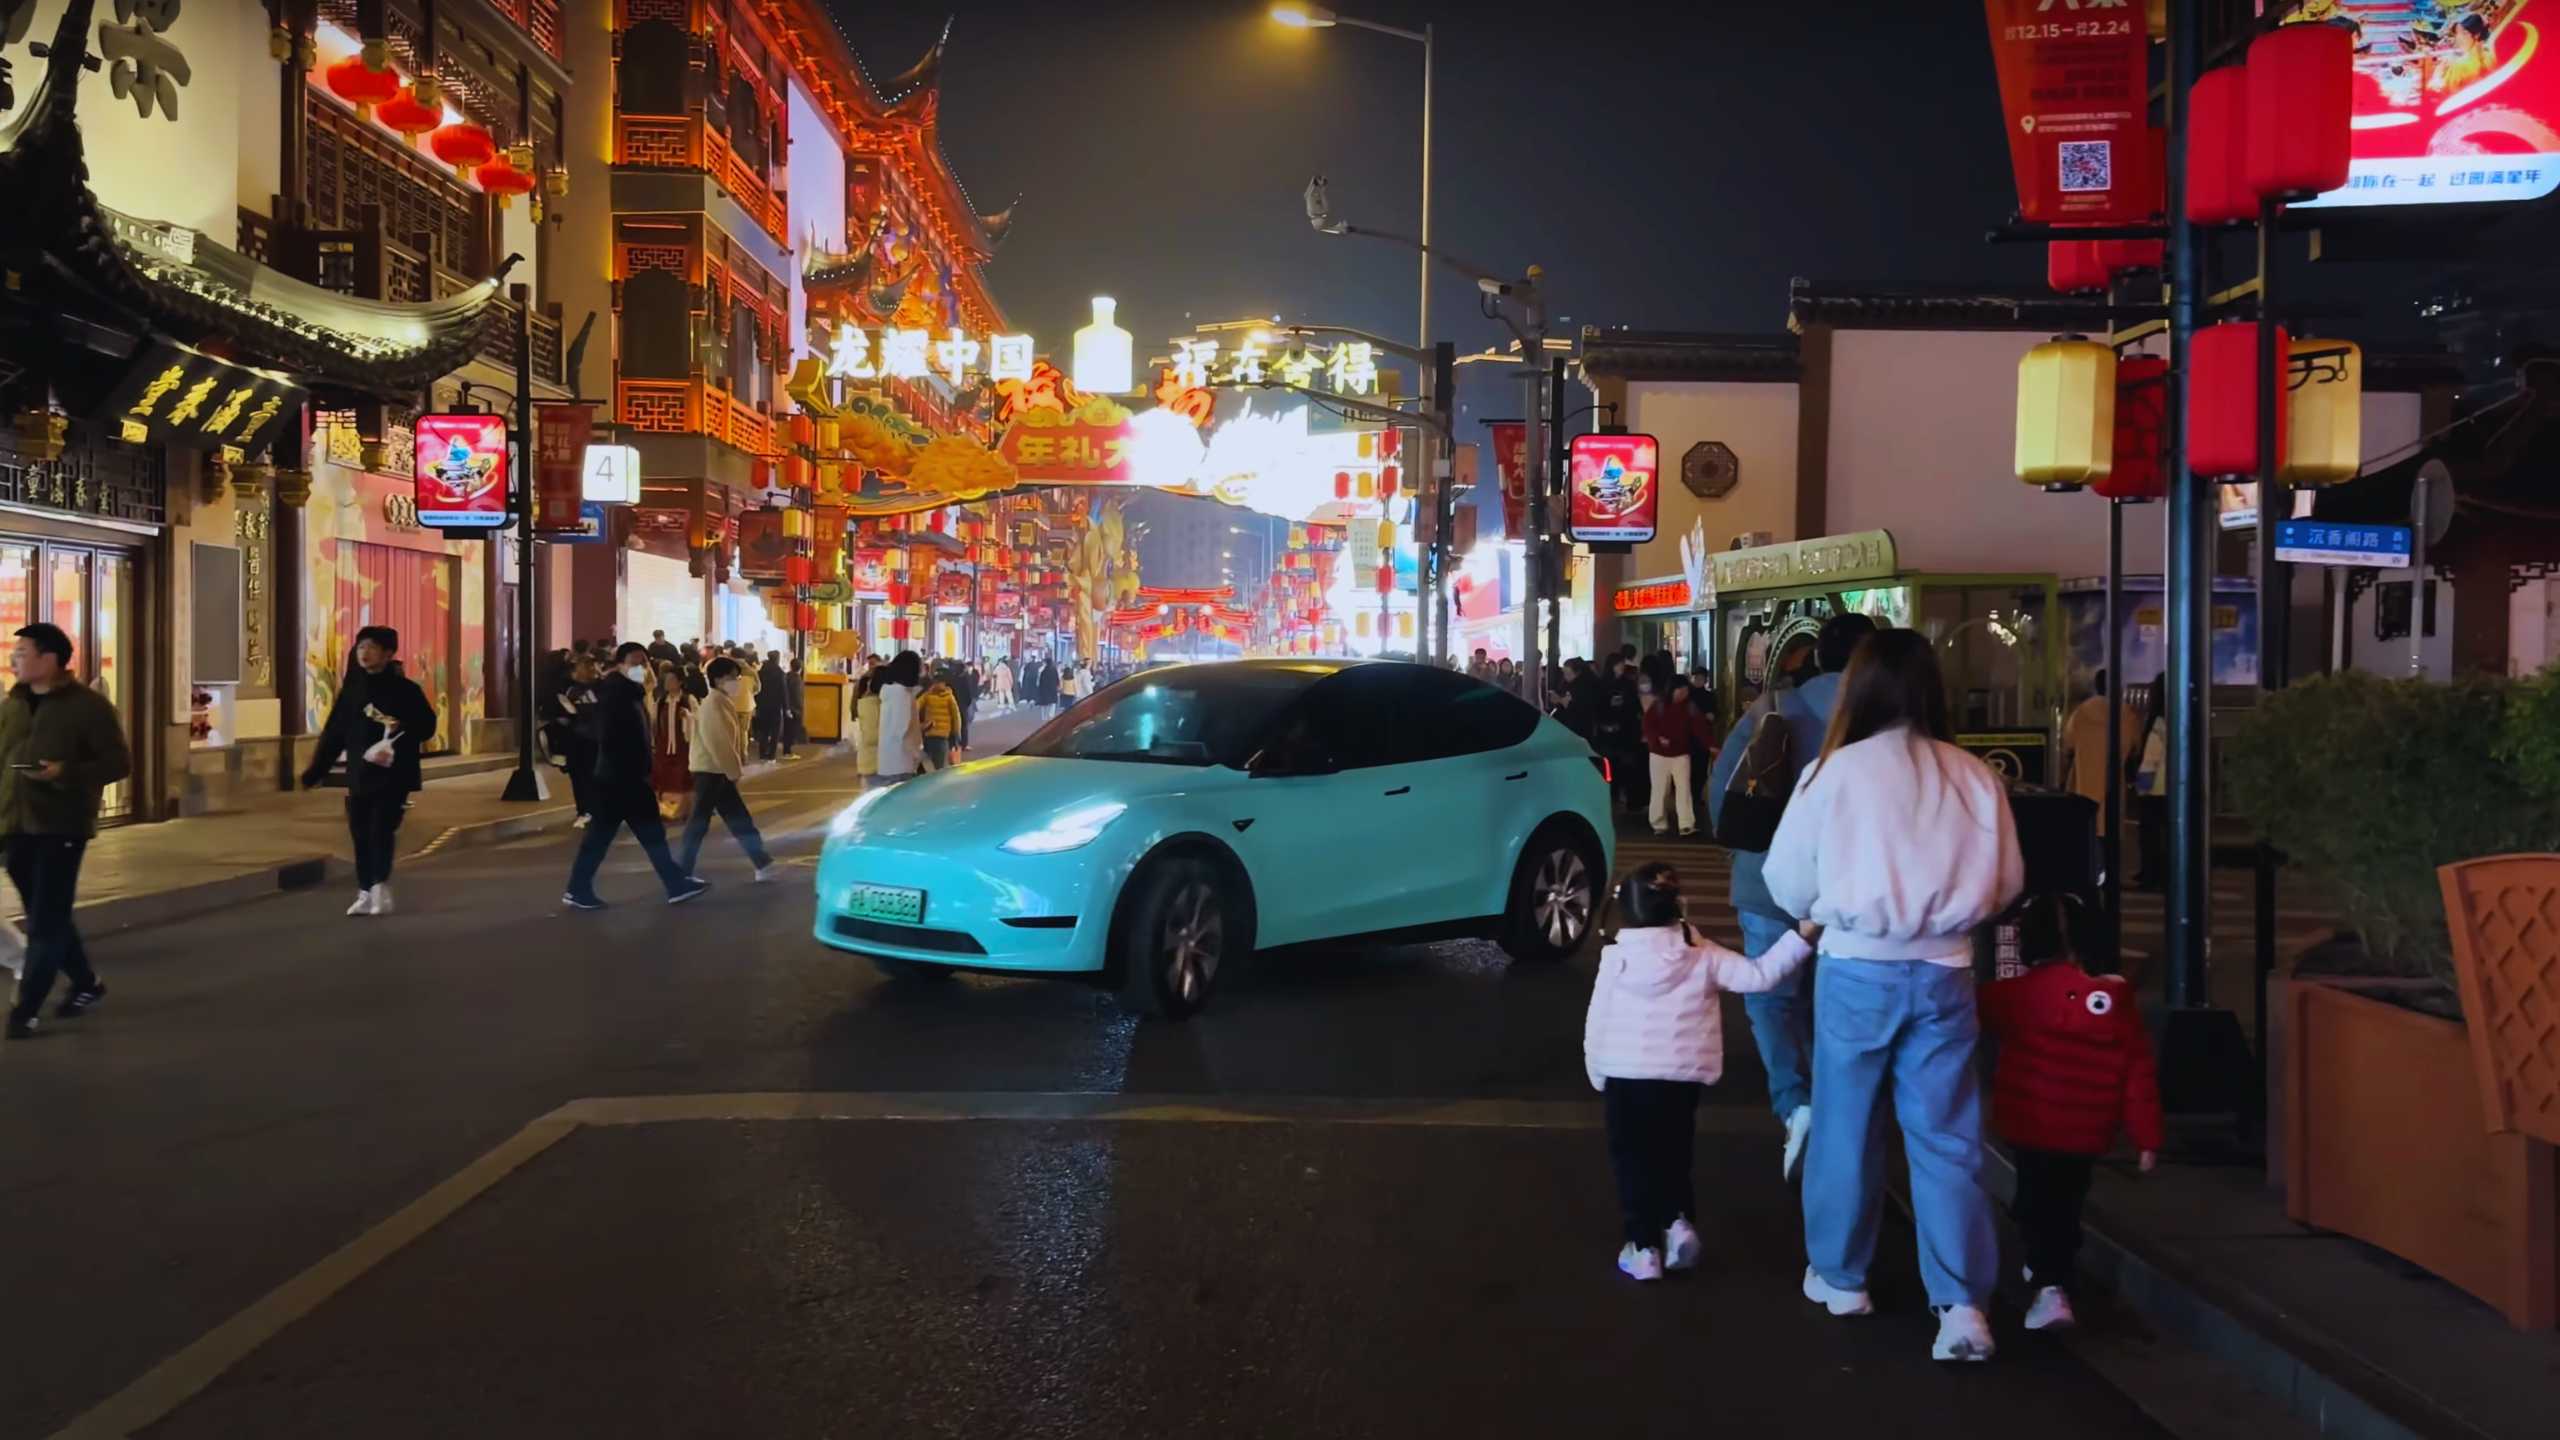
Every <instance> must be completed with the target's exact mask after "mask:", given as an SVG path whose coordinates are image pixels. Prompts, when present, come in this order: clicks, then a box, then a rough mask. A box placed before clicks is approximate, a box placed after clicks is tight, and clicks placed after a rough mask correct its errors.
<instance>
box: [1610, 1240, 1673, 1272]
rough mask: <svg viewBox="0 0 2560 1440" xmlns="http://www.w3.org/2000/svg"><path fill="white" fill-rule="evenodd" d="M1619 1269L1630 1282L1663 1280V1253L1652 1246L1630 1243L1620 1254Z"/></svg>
mask: <svg viewBox="0 0 2560 1440" xmlns="http://www.w3.org/2000/svg"><path fill="white" fill-rule="evenodd" d="M1618 1269H1619V1271H1620V1273H1622V1274H1624V1275H1625V1276H1626V1277H1627V1278H1628V1279H1630V1280H1659V1279H1661V1278H1662V1252H1661V1251H1659V1250H1656V1249H1654V1248H1652V1247H1651V1246H1638V1245H1635V1244H1633V1243H1629V1244H1628V1246H1627V1247H1626V1248H1625V1249H1623V1250H1620V1251H1619V1252H1618Z"/></svg>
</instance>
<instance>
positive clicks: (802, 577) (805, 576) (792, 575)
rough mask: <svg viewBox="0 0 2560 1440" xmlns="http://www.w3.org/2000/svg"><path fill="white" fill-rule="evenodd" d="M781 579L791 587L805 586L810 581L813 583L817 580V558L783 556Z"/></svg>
mask: <svg viewBox="0 0 2560 1440" xmlns="http://www.w3.org/2000/svg"><path fill="white" fill-rule="evenodd" d="M782 578H783V580H784V582H785V583H787V584H792V585H806V584H809V583H810V582H812V581H814V580H816V579H817V578H818V562H817V558H816V557H815V556H810V555H785V556H783V557H782Z"/></svg>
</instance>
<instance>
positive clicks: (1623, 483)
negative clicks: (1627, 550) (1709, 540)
mask: <svg viewBox="0 0 2560 1440" xmlns="http://www.w3.org/2000/svg"><path fill="white" fill-rule="evenodd" d="M1661 455H1662V447H1661V446H1659V445H1656V444H1655V443H1654V439H1653V437H1652V436H1650V435H1576V436H1575V437H1573V452H1572V458H1571V460H1570V461H1569V462H1568V464H1567V468H1566V473H1567V475H1569V476H1570V477H1571V483H1572V486H1573V512H1572V515H1571V517H1570V519H1569V521H1568V529H1569V530H1570V531H1571V533H1572V536H1573V539H1574V543H1576V544H1580V545H1594V544H1598V545H1628V544H1640V543H1642V542H1644V541H1647V540H1650V539H1652V538H1653V529H1654V518H1655V511H1656V509H1657V508H1658V507H1659V505H1660V502H1661V499H1662V487H1661V485H1660V483H1659V481H1660V479H1661V463H1660V461H1661Z"/></svg>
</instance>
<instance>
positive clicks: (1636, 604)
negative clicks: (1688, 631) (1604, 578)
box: [1610, 580, 1689, 615]
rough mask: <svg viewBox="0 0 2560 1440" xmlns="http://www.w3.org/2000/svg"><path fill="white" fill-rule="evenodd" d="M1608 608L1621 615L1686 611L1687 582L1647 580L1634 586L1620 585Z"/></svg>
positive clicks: (1687, 601)
mask: <svg viewBox="0 0 2560 1440" xmlns="http://www.w3.org/2000/svg"><path fill="white" fill-rule="evenodd" d="M1610 607H1611V608H1612V609H1615V610H1616V611H1617V612H1618V613H1619V614H1621V615H1626V614H1634V613H1637V612H1639V611H1649V610H1686V609H1688V608H1689V582H1688V581H1686V580H1647V581H1644V582H1642V583H1640V584H1635V585H1621V586H1619V587H1618V588H1617V590H1616V592H1615V593H1614V595H1613V596H1612V597H1611V599H1610Z"/></svg>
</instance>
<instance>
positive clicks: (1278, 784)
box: [816, 660, 1614, 1018]
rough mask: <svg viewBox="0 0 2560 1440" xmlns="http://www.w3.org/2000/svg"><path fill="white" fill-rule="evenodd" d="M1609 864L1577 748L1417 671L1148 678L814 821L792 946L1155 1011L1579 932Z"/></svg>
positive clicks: (1338, 667) (1602, 821) (1499, 704)
mask: <svg viewBox="0 0 2560 1440" xmlns="http://www.w3.org/2000/svg"><path fill="white" fill-rule="evenodd" d="M1613 845H1614V836H1613V834H1612V830H1611V826H1610V820H1609V787H1608V781H1607V778H1606V771H1605V768H1604V766H1603V765H1602V763H1601V762H1600V761H1599V760H1598V759H1597V758H1596V757H1594V756H1593V755H1592V753H1591V750H1590V747H1589V746H1587V745H1585V744H1584V743H1583V741H1582V740H1581V739H1580V738H1578V737H1577V736H1575V735H1574V734H1573V732H1571V731H1569V730H1567V729H1565V728H1564V727H1563V726H1562V725H1559V724H1557V723H1556V722H1555V721H1553V720H1551V719H1548V718H1547V717H1545V716H1543V715H1540V714H1539V713H1538V711H1537V710H1536V709H1535V708H1533V707H1532V706H1530V705H1528V704H1526V703H1525V702H1523V701H1521V700H1519V699H1518V698H1516V697H1514V696H1512V695H1509V694H1506V693H1505V692H1503V691H1500V690H1497V689H1495V688H1493V687H1492V686H1490V685H1486V684H1484V683H1482V682H1480V681H1476V680H1470V679H1468V678H1467V677H1466V676H1464V675H1458V674H1452V673H1450V672H1448V671H1445V670H1437V669H1432V668H1429V667H1426V666H1421V665H1399V664H1386V663H1355V662H1348V661H1330V660H1247V661H1240V662H1234V663H1228V664H1210V665H1184V666H1178V667H1175V668H1172V669H1168V670H1155V671H1149V672H1147V673H1145V674H1142V675H1133V676H1131V677H1130V678H1128V679H1126V680H1123V681H1121V682H1119V683H1118V684H1116V685H1112V686H1109V687H1107V688H1105V689H1103V690H1102V691H1100V692H1098V693H1097V694H1095V695H1093V696H1091V697H1089V698H1087V699H1085V700H1083V701H1081V702H1079V703H1078V704H1077V705H1075V706H1074V708H1072V709H1070V710H1068V711H1067V712H1066V713H1065V714H1062V715H1060V716H1059V717H1057V718H1056V719H1054V720H1052V721H1050V722H1049V723H1048V724H1047V725H1045V726H1043V727H1041V728H1040V730H1038V731H1037V732H1035V733H1034V734H1033V735H1032V736H1031V738H1029V739H1028V740H1025V741H1024V742H1023V743H1022V744H1021V745H1020V746H1018V747H1016V748H1015V749H1014V750H1013V752H1012V753H1010V754H1007V755H1000V756H995V757H992V758H989V759H985V760H973V761H971V762H969V763H968V764H965V765H961V766H958V767H956V768H954V769H950V770H945V771H942V772H940V773H938V774H932V775H925V776H921V777H919V778H917V779H914V780H909V781H907V782H905V783H903V784H898V785H893V786H889V787H886V788H883V789H877V790H871V791H867V792H865V793H864V794H863V795H862V796H861V797H860V798H859V799H857V800H855V801H854V802H853V803H852V804H851V805H848V806H846V807H845V809H844V811H843V813H842V814H840V815H838V816H837V817H836V818H835V821H834V823H833V825H832V826H830V827H829V831H828V836H827V842H826V848H825V851H824V853H823V854H822V856H821V857H820V859H819V862H818V906H817V927H816V931H817V937H818V938H819V939H820V940H822V941H825V942H826V943H827V944H829V945H832V946H835V947H836V948H838V949H840V950H849V951H853V952H855V953H857V954H861V955H865V956H868V957H870V958H871V960H872V961H873V962H874V963H876V964H877V965H879V967H880V968H881V969H882V970H883V971H886V972H887V973H888V974H889V975H890V976H891V977H892V978H894V979H899V980H925V979H937V978H942V977H946V976H948V975H950V974H952V973H954V972H955V971H962V970H968V971H978V972H983V973H989V974H1005V975H1051V976H1061V977H1072V978H1081V979H1085V980H1090V981H1096V982H1099V983H1104V984H1108V985H1110V986H1112V987H1113V988H1114V989H1116V990H1117V991H1118V992H1119V994H1120V996H1121V999H1122V1002H1123V1003H1124V1004H1126V1005H1128V1006H1129V1007H1130V1008H1132V1009H1135V1010H1138V1011H1140V1012H1143V1013H1147V1014H1153V1015H1161V1016H1166V1017H1169V1018H1180V1017H1183V1016H1187V1015H1190V1014H1191V1013H1193V1012H1194V1011H1197V1010H1198V1009H1199V1008H1200V1007H1201V1006H1203V1005H1205V1004H1207V1003H1208V1001H1209V997H1210V994H1211V992H1212V991H1213V990H1214V989H1215V988H1216V985H1217V981H1218V976H1219V973H1220V972H1221V970H1223V969H1227V968H1230V967H1232V966H1234V965H1235V964H1236V962H1238V961H1240V960H1242V959H1243V958H1244V957H1246V956H1248V955H1250V954H1252V953H1253V952H1254V951H1255V950H1256V949H1268V948H1272V947H1277V946H1283V945H1296V944H1302V943H1304V942H1308V941H1315V940H1336V939H1341V938H1344V937H1347V936H1355V935H1391V936H1393V937H1396V938H1399V939H1406V938H1411V939H1424V938H1442V937H1446V936H1451V935H1465V934H1477V935H1488V936H1492V937H1494V938H1496V939H1498V940H1500V941H1501V942H1502V945H1503V947H1504V948H1505V949H1507V950H1508V951H1509V952H1510V953H1511V954H1512V956H1513V957H1514V958H1516V959H1519V960H1524V961H1552V960H1556V959H1559V958H1561V957H1563V956H1565V955H1567V954H1569V953H1571V952H1572V951H1573V950H1574V949H1575V948H1576V947H1577V946H1579V945H1580V944H1581V943H1582V941H1583V939H1584V937H1585V936H1586V935H1588V934H1589V933H1590V930H1591V924H1592V918H1593V915H1594V912H1595V911H1596V910H1597V908H1598V903H1599V897H1600V894H1601V887H1602V886H1603V885H1605V884H1606V883H1607V876H1608V874H1609V862H1610V858H1611V853H1612V847H1613Z"/></svg>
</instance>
